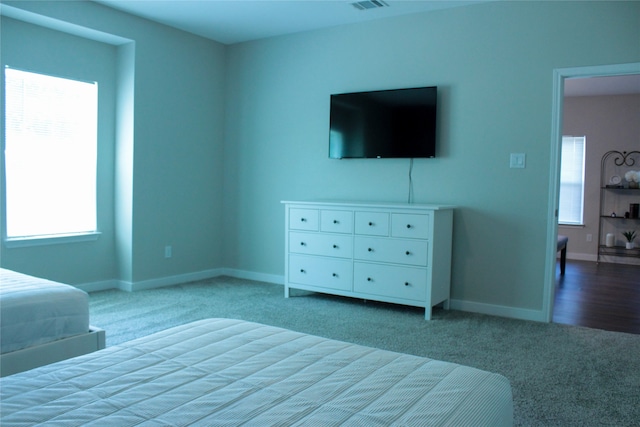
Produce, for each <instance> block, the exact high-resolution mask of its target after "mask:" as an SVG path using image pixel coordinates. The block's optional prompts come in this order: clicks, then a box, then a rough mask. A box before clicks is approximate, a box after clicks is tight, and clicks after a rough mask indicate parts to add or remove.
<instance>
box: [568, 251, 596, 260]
mask: <svg viewBox="0 0 640 427" xmlns="http://www.w3.org/2000/svg"><path fill="white" fill-rule="evenodd" d="M567 259H573V260H576V261H593V262H596V261H598V256H597V255H594V254H585V253H578V252H567Z"/></svg>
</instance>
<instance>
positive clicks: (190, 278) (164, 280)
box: [76, 268, 284, 292]
mask: <svg viewBox="0 0 640 427" xmlns="http://www.w3.org/2000/svg"><path fill="white" fill-rule="evenodd" d="M219 276H230V277H236V278H238V279H246V280H256V281H258V282H267V283H275V284H277V285H282V284H283V283H284V276H279V275H276V274H266V273H255V272H252V271H245V270H236V269H232V268H216V269H212V270H203V271H197V272H195V273H187V274H178V275H175V276H168V277H160V278H158V279H149V280H143V281H140V282H127V281H123V280H115V279H114V280H104V281H101V282H91V283H84V284H81V285H76V287H77V288H79V289H82V290H83V291H85V292H98V291H106V290H108V289H120V290H121V291H126V292H135V291H142V290H146V289H155V288H162V287H165V286H172V285H179V284H180V283H187V282H194V281H196V280H205V279H212V278H214V277H219Z"/></svg>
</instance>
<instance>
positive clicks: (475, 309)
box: [450, 299, 545, 322]
mask: <svg viewBox="0 0 640 427" xmlns="http://www.w3.org/2000/svg"><path fill="white" fill-rule="evenodd" d="M450 308H451V309H452V310H460V311H466V312H471V313H480V314H488V315H491V316H498V317H508V318H510V319H520V320H532V321H535V322H544V321H545V318H544V312H542V311H541V310H531V309H527V308H518V307H508V306H505V305H495V304H485V303H481V302H474V301H463V300H457V299H452V300H451V303H450Z"/></svg>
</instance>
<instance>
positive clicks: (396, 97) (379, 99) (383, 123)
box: [329, 86, 438, 159]
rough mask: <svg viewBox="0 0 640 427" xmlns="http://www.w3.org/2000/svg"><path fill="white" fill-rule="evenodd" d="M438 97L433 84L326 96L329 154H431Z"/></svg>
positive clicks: (339, 156) (348, 156) (353, 156)
mask: <svg viewBox="0 0 640 427" xmlns="http://www.w3.org/2000/svg"><path fill="white" fill-rule="evenodd" d="M437 95H438V88H437V87H435V86H432V87H420V88H409V89H392V90H378V91H371V92H355V93H342V94H335V95H331V111H330V132H329V157H330V158H333V159H362V158H424V157H435V155H436V116H437V99H438V96H437Z"/></svg>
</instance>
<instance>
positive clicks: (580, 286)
mask: <svg viewBox="0 0 640 427" xmlns="http://www.w3.org/2000/svg"><path fill="white" fill-rule="evenodd" d="M556 278H557V280H556V295H555V304H554V310H553V321H554V322H556V323H564V324H569V325H578V326H586V327H589V328H596V329H604V330H608V331H618V332H629V333H633V334H640V266H636V265H623V264H611V263H602V262H601V263H596V262H588V261H572V260H567V265H566V272H565V275H564V276H561V275H560V267H559V266H558V267H557V271H556Z"/></svg>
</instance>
